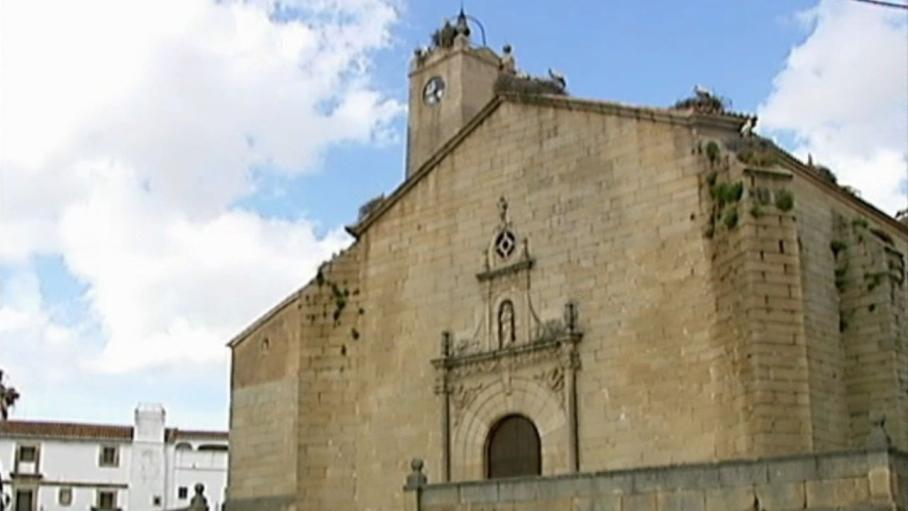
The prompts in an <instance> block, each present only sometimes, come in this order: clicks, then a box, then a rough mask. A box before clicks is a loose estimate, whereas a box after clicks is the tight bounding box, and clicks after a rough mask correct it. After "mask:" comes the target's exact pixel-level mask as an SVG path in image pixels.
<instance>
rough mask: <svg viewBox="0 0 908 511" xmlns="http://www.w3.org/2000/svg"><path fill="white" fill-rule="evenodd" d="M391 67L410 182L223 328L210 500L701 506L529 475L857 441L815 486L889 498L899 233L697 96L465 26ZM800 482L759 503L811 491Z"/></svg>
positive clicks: (895, 473) (901, 327)
mask: <svg viewBox="0 0 908 511" xmlns="http://www.w3.org/2000/svg"><path fill="white" fill-rule="evenodd" d="M409 79H410V105H409V107H410V108H409V133H408V158H407V169H406V179H405V180H404V182H403V183H402V184H401V185H400V186H399V187H398V188H397V189H396V190H395V191H393V192H392V193H391V194H390V195H389V196H387V197H381V198H379V199H376V200H375V201H372V202H370V203H369V204H367V205H366V206H365V207H364V208H363V209H362V210H361V211H360V218H359V220H358V222H357V223H356V224H355V225H352V226H350V227H349V228H348V230H349V232H350V233H351V234H352V235H353V237H354V238H355V242H354V243H353V244H352V245H351V246H350V247H349V248H348V249H346V250H345V251H343V252H342V253H340V254H338V255H337V256H336V257H334V258H333V259H332V260H330V261H328V262H326V263H325V264H324V265H322V267H321V268H320V269H319V272H318V274H317V275H316V277H315V278H314V279H313V280H312V281H310V282H308V283H306V284H305V285H304V286H303V287H301V288H300V289H299V290H298V291H297V292H295V293H293V294H292V295H291V296H289V297H287V298H286V299H285V300H284V301H282V302H281V303H279V304H277V305H276V306H275V307H274V308H273V309H272V310H271V311H269V312H268V313H267V314H265V315H264V316H263V317H261V318H259V319H258V320H257V321H256V322H254V323H253V324H252V325H251V326H250V327H248V328H247V329H246V330H245V331H243V332H241V333H240V334H238V335H237V336H236V337H235V338H234V339H233V340H232V341H231V342H230V348H231V351H232V374H231V425H230V444H231V450H232V453H231V457H230V472H229V482H228V484H229V489H228V507H229V508H230V509H231V510H260V511H262V510H315V509H325V510H327V509H343V510H397V509H405V508H410V509H417V508H419V509H422V508H424V509H431V510H435V509H438V510H448V511H451V510H455V509H456V510H460V509H463V510H467V509H508V510H512V509H527V510H529V509H564V510H567V509H625V510H628V509H700V508H701V507H697V506H701V505H702V508H703V509H706V508H707V507H706V506H707V504H708V502H707V493H706V492H707V489H703V488H700V489H697V490H696V491H701V494H698V495H701V497H692V499H693V500H692V501H684V502H688V504H684V505H681V507H677V506H676V507H671V506H670V505H667V504H666V505H664V506H663V504H662V503H663V500H664V499H663V500H660V499H661V498H658V497H657V496H656V494H655V493H654V494H653V497H652V499H651V502H652V507H646V506H649V505H650V504H648V503H649V502H650V500H645V499H644V500H640V499H637V496H638V495H637V494H638V493H639V492H638V491H637V490H639V488H637V487H636V485H635V484H631V485H630V486H622V487H620V488H619V487H615V488H614V491H611V493H610V494H609V495H611V497H609V498H610V499H612V500H610V501H609V502H612V503H613V504H614V503H615V502H617V504H615V506H617V507H606V505H605V504H602V505H601V506H600V507H594V506H595V505H598V504H596V502H597V500H596V499H597V498H598V497H596V494H595V493H589V492H587V493H586V494H583V495H580V494H575V493H571V494H569V495H567V496H566V497H564V496H563V495H562V497H563V498H562V497H558V498H560V499H561V500H558V503H554V502H555V501H554V500H552V499H549V500H550V501H551V502H550V503H549V504H548V505H546V504H544V501H545V500H546V498H545V495H546V494H547V493H546V492H547V491H548V490H546V489H545V488H546V487H545V484H547V483H546V481H551V482H553V483H552V484H555V483H558V484H562V483H563V482H564V481H573V480H574V479H571V478H575V479H576V478H578V477H586V476H585V474H586V475H589V474H599V476H595V477H593V476H589V477H592V478H593V479H589V480H591V481H592V480H598V479H596V478H599V479H603V478H605V479H608V478H609V477H612V476H611V475H609V474H627V473H638V472H634V471H640V470H655V471H654V472H652V474H655V475H652V476H650V475H647V476H646V477H647V478H648V479H647V480H652V479H653V478H655V479H656V480H658V479H659V477H663V478H665V480H666V481H668V480H670V479H671V476H670V473H669V472H670V471H671V469H670V468H669V467H682V468H683V467H699V468H698V469H697V470H701V471H703V473H704V474H706V473H712V472H709V471H710V470H713V469H712V468H710V467H714V469H715V474H718V473H719V469H720V468H721V467H722V466H727V464H728V463H744V462H743V461H740V460H749V461H748V463H750V462H762V461H761V460H764V461H766V460H769V461H771V460H782V461H780V463H784V460H789V461H790V460H791V459H795V458H796V459H798V460H801V459H808V460H812V461H809V462H805V463H808V464H811V463H812V464H813V465H812V466H814V468H815V470H814V471H813V472H812V473H811V477H813V478H814V479H818V480H821V481H820V482H821V483H823V484H827V483H828V481H827V479H829V477H832V476H831V475H830V473H825V472H824V473H823V474H820V473H818V472H817V471H816V467H817V466H819V465H818V464H820V463H821V462H820V461H817V460H821V459H825V458H823V456H826V455H827V454H828V455H829V456H838V457H837V458H835V459H836V460H839V461H840V464H841V463H846V462H844V461H841V460H842V459H845V458H842V456H846V457H847V456H852V455H855V454H854V453H859V454H858V455H857V456H858V457H859V458H860V456H863V454H860V453H865V454H866V453H871V454H872V453H877V454H879V455H880V456H884V457H886V460H889V461H886V463H885V464H884V465H885V467H884V468H881V467H883V465H880V467H877V466H876V465H873V464H871V465H873V466H872V467H870V468H868V467H869V465H868V462H867V459H865V458H860V459H859V460H858V462H855V463H858V465H860V468H856V469H855V470H856V471H857V472H856V473H858V475H859V476H860V474H861V473H862V472H861V471H862V470H863V471H864V472H867V471H868V470H869V471H870V472H868V474H867V475H865V476H860V477H858V476H855V477H856V479H855V481H857V482H856V483H855V482H848V483H847V484H848V485H850V486H848V488H852V489H853V491H851V490H849V491H851V492H850V493H849V492H848V491H845V490H841V491H840V490H839V489H838V487H834V488H833V487H828V488H827V487H823V488H826V489H827V491H819V492H817V491H815V493H817V494H822V495H824V496H828V495H830V494H833V495H840V494H841V495H844V493H842V492H845V493H847V494H848V496H840V497H836V496H834V497H833V498H834V499H839V498H840V499H841V500H837V501H835V502H833V504H829V502H827V501H823V502H821V503H824V505H827V508H828V507H829V506H832V507H835V505H839V506H845V505H850V504H852V503H854V504H855V505H869V504H867V503H876V504H878V505H880V506H889V507H879V508H878V509H896V507H895V506H896V505H897V504H896V502H897V501H898V499H900V498H901V499H904V498H905V496H904V494H899V492H898V490H899V488H903V487H904V485H906V484H908V480H906V479H904V477H901V476H903V475H904V476H908V471H902V472H900V470H901V469H904V468H905V467H906V466H908V460H906V459H905V458H904V457H903V456H902V454H901V452H902V450H906V449H908V284H906V282H905V280H906V275H905V271H906V269H905V264H906V263H905V254H906V253H908V226H906V225H905V224H903V223H901V222H899V221H897V220H896V219H895V218H893V217H891V216H889V215H887V214H885V213H883V212H881V211H879V210H877V209H875V208H874V207H872V206H871V205H869V204H868V203H866V202H864V201H862V200H860V199H859V198H858V197H856V196H854V195H853V194H851V193H849V192H848V191H847V190H845V189H843V188H841V187H839V186H838V185H836V184H835V182H834V180H833V179H831V178H830V177H829V175H828V172H825V171H824V169H822V168H820V167H817V166H814V165H812V164H805V163H803V162H801V161H799V160H797V159H796V158H794V157H792V156H791V155H789V154H787V153H785V152H784V151H782V150H780V149H779V148H777V147H776V146H774V145H773V144H772V143H771V142H769V141H767V140H765V139H762V138H760V137H758V136H757V135H755V134H753V133H752V131H751V130H752V127H753V123H754V122H755V119H754V118H752V117H748V116H744V115H739V114H735V113H731V112H728V111H726V110H725V109H724V108H723V107H722V106H721V104H720V103H719V102H718V101H716V100H715V98H713V97H712V96H711V95H710V94H708V93H706V92H702V93H698V94H697V96H696V97H694V98H692V99H691V100H689V101H687V102H682V103H679V104H678V105H675V107H672V108H642V107H632V106H626V105H621V104H616V103H611V102H606V101H590V100H581V99H576V98H572V97H569V96H568V95H566V94H565V93H564V83H563V80H562V79H560V77H558V76H552V77H550V78H548V79H537V78H532V77H528V76H526V75H524V74H522V73H520V72H519V71H518V70H517V69H516V66H515V63H514V60H513V57H512V56H511V54H510V51H509V49H507V48H506V50H505V51H504V52H503V53H502V54H498V53H496V52H494V51H492V50H490V49H488V48H484V47H477V46H474V45H473V44H472V43H471V40H470V38H469V29H468V27H467V26H466V23H465V20H464V19H461V20H459V21H458V22H457V23H456V24H454V25H446V26H445V27H444V28H443V29H441V30H440V31H439V32H437V33H436V34H435V36H434V39H433V45H432V47H431V48H429V49H428V50H425V51H418V52H417V53H416V55H415V56H414V58H413V64H412V68H411V72H410V77H409ZM868 449H871V450H869V451H868ZM867 455H868V456H869V454H867ZM791 457H795V458H791ZM413 458H419V459H420V460H422V463H414V465H413V467H412V468H411V459H413ZM848 459H849V460H850V459H851V458H848ZM874 459H875V460H876V461H879V458H874ZM736 460H738V461H736ZM767 462H768V461H767ZM848 463H851V462H848ZM761 466H762V467H764V468H763V469H762V470H764V472H765V473H767V474H770V473H772V470H771V468H770V469H767V468H765V467H766V466H769V467H772V466H775V465H761ZM849 466H850V465H849ZM647 467H649V468H647ZM654 467H655V468H654ZM660 467H661V468H660ZM874 467H876V468H879V470H884V471H885V477H884V476H881V475H880V472H879V471H877V472H876V474H877V475H876V483H874V479H873V478H872V477H871V475H872V474H871V473H872V472H873V470H871V469H874V470H875V468H874ZM414 471H415V472H414ZM411 472H413V473H412V474H411V483H412V484H410V491H408V490H405V489H402V485H403V484H404V480H405V478H406V477H407V474H410V473H411ZM646 474H650V473H649V472H647V473H646ZM659 474H662V475H661V476H660V475H659ZM824 474H825V475H824ZM833 475H834V474H833ZM839 475H840V476H841V474H839ZM521 476H524V478H522V479H520V477H521ZM826 476H829V477H826ZM422 477H427V478H428V485H427V486H426V485H425V481H422V480H421V479H422ZM511 477H518V479H510V478H511ZM717 477H718V476H717ZM862 477H863V479H862ZM881 477H883V479H885V481H886V483H885V484H883V483H880V482H879V481H880V480H881V479H880V478H881ZM832 479H835V480H838V479H842V480H844V479H845V478H844V476H842V477H838V478H836V477H833V478H832ZM586 480H587V479H584V481H586ZM603 480H604V479H603ZM414 481H415V482H414ZM496 481H530V482H532V484H533V485H539V484H542V485H543V486H538V487H537V486H533V488H534V489H533V490H532V492H530V493H525V494H523V495H522V497H521V498H520V499H518V498H517V497H514V495H512V494H509V495H511V496H512V497H514V498H513V499H511V500H507V499H504V497H502V496H503V495H504V493H503V492H504V490H503V489H502V488H504V486H501V485H503V484H504V483H501V484H499V483H497V482H496ZM559 481H560V482H561V483H559ZM799 481H800V482H799V483H798V484H800V485H801V486H800V487H799V488H800V490H798V489H791V488H788V487H786V488H788V489H786V490H785V491H789V490H790V491H792V492H795V496H794V497H793V500H792V501H793V502H795V504H797V503H802V504H803V506H800V505H798V506H795V504H791V506H790V507H778V509H789V508H791V509H804V508H809V509H820V508H824V507H822V506H820V505H819V504H816V502H817V501H816V500H815V499H816V498H817V497H814V502H813V503H814V504H816V505H813V506H812V505H811V500H810V498H809V497H808V493H809V492H810V489H809V481H810V479H809V478H807V476H805V479H803V480H799ZM849 481H851V480H850V479H849ZM861 481H863V483H862V482H861ZM772 482H773V481H772V480H770V478H769V476H767V477H766V480H765V481H756V482H750V483H746V482H745V483H742V484H743V488H744V489H743V490H741V491H742V492H743V493H742V495H744V496H743V497H741V498H740V499H739V501H738V502H739V503H740V502H744V504H740V505H741V506H742V507H741V509H773V507H771V506H769V505H767V502H770V501H769V500H766V499H767V498H771V495H772V494H775V493H777V492H775V491H769V493H768V495H770V497H766V496H765V495H767V490H765V488H764V490H763V493H764V497H760V496H759V487H760V485H761V484H762V485H763V486H764V487H765V486H766V485H770V484H771V483H772ZM657 483H658V481H657ZM484 484H485V485H486V486H483V485H484ZM527 484H529V483H527ZM786 484H795V483H792V482H791V481H786ZM843 484H845V483H843ZM881 484H883V486H885V488H886V490H883V489H880V488H881ZM488 485H491V486H488ZM562 486H563V484H562ZM572 487H573V488H575V489H576V487H577V485H574V486H572ZM654 487H655V488H656V489H659V488H660V487H659V484H655V486H652V485H651V486H650V488H651V489H652V488H654ZM748 487H749V488H750V490H747V488H748ZM853 487H854V488H857V489H854V488H853ZM489 488H494V492H492V490H489ZM829 488H832V489H829ZM471 489H472V490H471ZM587 489H589V488H587ZM558 491H567V490H563V489H562V490H558ZM578 491H579V490H578ZM584 491H586V490H584ZM590 491H591V490H590ZM679 491H680V490H679ZM685 491H686V490H685ZM691 491H694V490H691ZM734 491H738V489H735V490H734ZM748 491H750V493H747V492H748ZM779 491H782V490H779ZM471 492H472V493H471ZM484 492H485V493H484ZM489 492H492V493H494V495H492V493H489ZM635 492H636V493H635ZM798 492H799V493H798ZM881 492H884V493H886V495H883V494H882V493H881ZM887 492H888V493H887ZM556 493H557V492H556ZM470 495H473V496H474V497H475V499H478V500H475V501H472V500H471V498H473V497H470ZM552 495H554V493H552V494H549V496H550V497H551V496H552ZM559 495H561V494H559ZM616 495H617V497H616ZM622 495H623V496H622ZM899 495H901V496H899ZM430 497H432V498H434V499H435V500H433V501H431V502H430V501H427V500H426V499H427V498H429V500H432V498H430ZM552 498H555V497H552ZM615 498H617V500H614V499H615ZM622 498H623V499H624V500H622ZM723 498H724V497H723ZM761 498H762V499H763V500H760V499H761ZM824 498H825V497H824ZM521 499H522V500H521ZM635 499H637V500H635ZM646 499H649V497H646ZM698 499H699V500H698ZM748 499H749V500H748ZM556 500H557V499H556ZM518 501H519V502H522V503H523V504H519V505H518V504H517V503H516V502H518ZM433 502H434V504H433ZM540 502H543V503H542V504H540ZM690 502H693V504H691V503H690ZM698 502H699V504H697V503H698ZM722 502H729V501H726V500H723V501H722ZM635 503H636V504H635ZM747 505H749V506H750V507H746V506H747ZM754 505H756V506H757V507H754ZM901 505H902V506H904V503H902V504H901ZM433 506H434V507H433ZM483 506H484V507H483ZM521 506H523V507H521ZM533 506H537V507H533ZM539 506H542V507H539ZM583 506H589V507H583ZM621 506H624V507H621ZM634 506H638V507H634ZM729 506H731V507H722V506H720V507H715V506H713V507H712V508H711V509H737V507H735V506H732V505H731V504H729ZM760 506H762V507H760ZM843 508H844V507H843ZM848 509H851V508H848ZM854 509H858V508H857V507H855V508H854ZM860 509H869V508H865V507H861V508H860ZM873 509H877V508H873ZM898 509H903V507H899V508H898Z"/></svg>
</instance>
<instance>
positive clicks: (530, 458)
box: [486, 415, 542, 479]
mask: <svg viewBox="0 0 908 511" xmlns="http://www.w3.org/2000/svg"><path fill="white" fill-rule="evenodd" d="M541 474H542V450H541V441H540V438H539V431H538V430H537V429H536V426H535V425H534V424H533V421H531V420H530V419H528V418H526V417H524V416H522V415H508V416H507V417H504V418H503V419H501V420H500V421H498V422H497V423H496V424H495V425H494V426H493V427H492V429H491V431H490V432H489V437H488V440H487V441H486V476H487V477H488V478H489V479H497V478H500V477H519V476H536V475H541Z"/></svg>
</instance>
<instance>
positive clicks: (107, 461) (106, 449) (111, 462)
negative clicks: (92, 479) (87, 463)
mask: <svg viewBox="0 0 908 511" xmlns="http://www.w3.org/2000/svg"><path fill="white" fill-rule="evenodd" d="M119 464H120V452H119V449H117V446H115V445H105V446H102V447H101V453H100V456H99V457H98V466H100V467H116V466H118V465H119Z"/></svg>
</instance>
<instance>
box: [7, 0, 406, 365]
mask: <svg viewBox="0 0 908 511" xmlns="http://www.w3.org/2000/svg"><path fill="white" fill-rule="evenodd" d="M392 1H393V0H312V1H298V2H287V1H284V2H281V3H279V4H278V3H276V2H272V1H264V0H262V1H249V2H243V1H236V2H229V1H221V2H216V1H214V0H149V1H128V2H126V1H123V0H92V1H84V2H71V1H68V0H61V1H59V2H34V1H31V0H0V48H2V50H0V239H3V240H4V242H3V243H0V267H2V266H3V265H15V267H16V268H17V270H16V272H14V275H15V276H14V278H13V279H12V280H11V282H7V283H0V284H2V285H4V286H5V288H4V289H5V290H6V292H5V293H3V294H0V350H3V351H0V353H2V355H0V356H2V360H0V365H5V366H7V368H8V369H9V370H10V373H11V374H12V373H15V372H16V371H15V367H10V366H16V365H19V366H20V367H26V366H28V365H29V362H28V361H27V360H26V359H27V358H29V357H36V356H38V357H46V358H48V360H50V361H51V362H49V363H52V364H57V363H59V364H63V365H66V366H67V367H70V368H72V370H73V371H85V370H91V371H98V370H120V371H122V370H135V369H140V368H147V367H151V366H167V365H176V364H183V363H185V362H187V361H191V362H208V363H214V364H223V363H224V361H225V358H226V355H227V353H226V350H225V349H224V348H223V344H224V343H225V342H226V341H227V340H228V339H229V338H230V337H231V336H232V335H233V334H235V333H237V331H239V329H241V328H242V327H243V326H244V325H245V324H246V323H248V322H249V321H251V320H252V319H254V318H255V316H256V315H257V314H260V313H262V312H264V310H265V309H266V308H267V307H269V306H271V305H273V304H274V303H275V302H276V301H277V300H279V299H281V298H282V297H283V296H285V295H286V294H287V293H289V292H290V291H291V290H292V289H294V288H295V287H297V286H299V285H300V284H301V283H302V282H303V281H304V280H305V279H306V278H308V277H309V276H310V275H311V274H312V273H313V272H314V268H315V267H316V265H317V264H318V262H320V261H322V260H324V259H326V258H327V257H329V256H330V254H331V253H332V252H334V251H336V250H338V249H339V248H340V247H342V246H343V245H344V244H346V243H348V240H347V237H346V235H344V234H343V233H342V232H339V231H335V232H331V233H329V234H328V235H327V236H323V237H319V236H317V235H316V225H315V224H314V223H313V222H311V221H307V220H295V221H287V220H274V219H268V218H263V217H261V216H259V215H257V214H256V213H255V212H251V211H245V210H240V209H237V208H235V207H233V206H232V205H233V204H236V202H237V201H238V200H239V199H241V198H242V197H244V196H246V195H248V194H249V193H252V192H253V191H254V190H253V184H252V179H251V175H250V169H251V168H252V167H256V168H262V167H264V168H267V169H271V170H270V172H277V173H281V174H290V175H295V174H299V173H304V172H308V171H311V169H312V168H313V167H314V164H315V163H316V162H317V161H318V159H319V158H320V155H321V154H322V153H323V151H324V150H325V149H326V148H327V147H329V146H331V145H332V144H336V143H339V142H349V141H353V142H361V143H368V142H370V141H374V140H376V137H379V138H380V137H382V136H384V134H386V133H387V130H388V126H389V123H390V122H391V121H392V120H394V119H395V118H396V117H397V116H398V115H399V114H400V112H401V111H402V106H401V105H400V104H399V103H398V102H396V101H393V100H389V99H388V98H386V97H384V96H383V95H382V94H380V93H379V92H377V91H376V90H374V89H373V87H372V86H371V84H370V70H369V59H370V55H371V53H372V52H374V51H375V50H377V49H380V48H383V47H385V46H386V45H387V44H388V42H389V29H390V27H391V26H392V25H393V23H394V22H395V21H396V18H397V11H396V10H395V8H394V6H393V5H392V4H390V3H389V2H392ZM37 254H60V255H62V258H63V260H64V261H65V264H66V267H67V269H68V270H69V271H70V272H71V273H72V274H73V275H74V276H75V277H76V278H78V279H79V280H80V281H82V282H84V283H85V284H86V285H87V292H86V293H87V294H86V296H85V298H86V299H87V303H88V304H89V306H90V310H91V317H86V318H83V319H84V321H85V323H86V324H85V325H80V326H78V327H64V326H61V325H58V324H56V323H54V321H53V320H52V319H51V317H50V315H49V314H48V312H47V305H46V304H44V303H43V302H42V300H41V297H40V290H39V289H38V286H37V285H36V283H35V279H37V278H39V277H40V275H37V276H36V275H35V274H34V271H33V269H31V268H30V267H29V261H30V260H31V258H32V257H33V256H35V255H37ZM23 268H24V269H23ZM23 282H25V283H27V284H28V285H25V284H23ZM17 283H18V284H17ZM14 284H15V285H14ZM25 291H28V292H25ZM35 293H38V294H37V295H35ZM26 297H27V298H28V300H26V301H24V302H23V300H25V298H26ZM26 305H27V306H26ZM88 332H95V333H94V334H89V333H88ZM97 332H100V334H98V333H97ZM91 335H94V336H98V335H100V339H95V338H88V337H91ZM52 342H56V343H57V344H56V346H64V345H65V346H70V347H73V348H72V349H69V348H67V349H59V350H58V348H53V349H50V348H48V349H47V350H44V349H39V348H40V346H44V344H45V343H52ZM26 345H30V346H32V347H33V348H34V349H33V348H28V349H26V348H25V346H26ZM88 345H92V346H94V348H93V349H86V346H88ZM95 345H97V346H95ZM13 348H15V349H13ZM35 350H38V351H35ZM54 350H58V351H59V353H61V354H64V356H63V358H62V359H61V358H60V357H59V356H54V355H52V353H54V352H55V351H54ZM48 370H49V371H54V370H56V368H49V369H48ZM67 374H74V373H67Z"/></svg>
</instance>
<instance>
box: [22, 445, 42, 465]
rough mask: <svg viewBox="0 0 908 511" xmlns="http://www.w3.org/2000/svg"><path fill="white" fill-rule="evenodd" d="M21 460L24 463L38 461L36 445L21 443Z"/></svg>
mask: <svg viewBox="0 0 908 511" xmlns="http://www.w3.org/2000/svg"><path fill="white" fill-rule="evenodd" d="M19 461H21V462H22V463H35V462H36V461H38V448H37V447H36V446H34V445H20V446H19Z"/></svg>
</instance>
